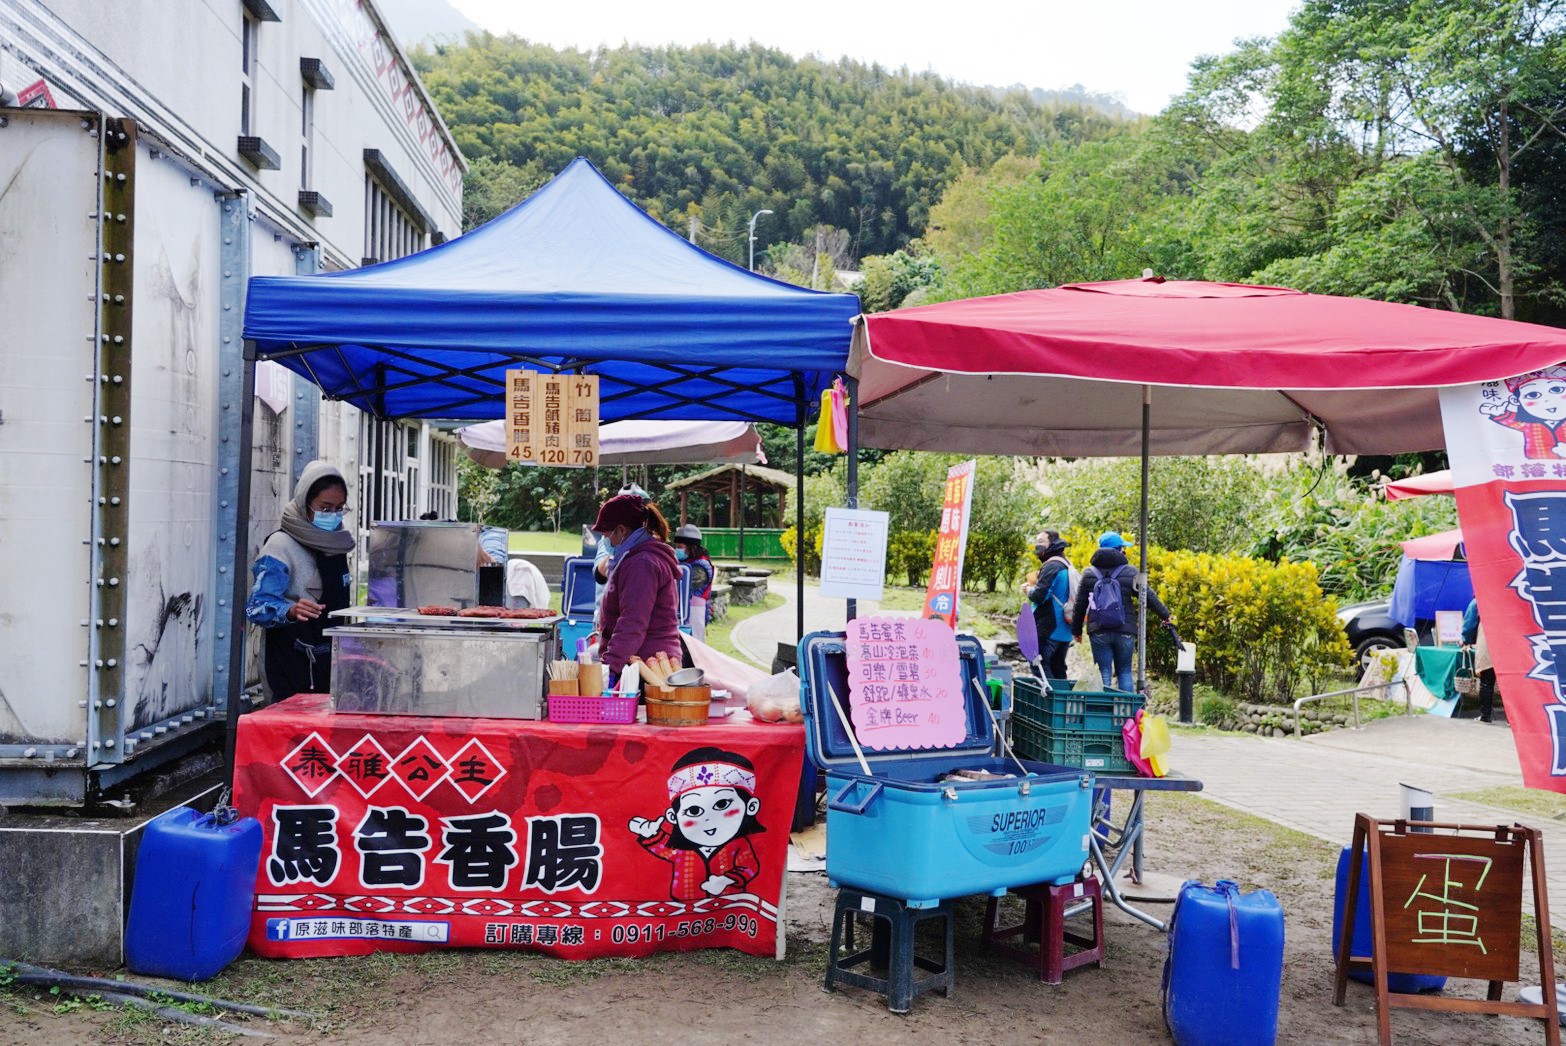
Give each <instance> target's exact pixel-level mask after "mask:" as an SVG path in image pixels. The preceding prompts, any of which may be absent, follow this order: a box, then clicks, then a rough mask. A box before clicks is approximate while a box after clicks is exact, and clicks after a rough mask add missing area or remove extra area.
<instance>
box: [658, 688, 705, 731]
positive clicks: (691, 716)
mask: <svg viewBox="0 0 1566 1046" xmlns="http://www.w3.org/2000/svg"><path fill="white" fill-rule="evenodd" d="M645 696H646V698H647V721H648V722H649V723H651V724H652V725H653V726H706V725H707V715H708V712H709V710H710V709H711V707H712V687H710V686H706V685H703V686H677V687H673V688H671V689H670V690H668V691H662V690H659V689H658V688H657V687H655V686H652V687H648V688H647V691H646V694H645Z"/></svg>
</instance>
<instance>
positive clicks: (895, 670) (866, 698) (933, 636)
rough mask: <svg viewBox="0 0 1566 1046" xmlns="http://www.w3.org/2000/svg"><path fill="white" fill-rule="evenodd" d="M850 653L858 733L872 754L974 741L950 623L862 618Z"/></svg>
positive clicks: (852, 627)
mask: <svg viewBox="0 0 1566 1046" xmlns="http://www.w3.org/2000/svg"><path fill="white" fill-rule="evenodd" d="M847 655H848V703H849V708H850V712H851V714H852V717H853V721H854V733H855V734H856V735H857V736H858V738H859V741H860V743H861V744H863V745H864V746H865V747H866V748H873V749H876V750H877V751H885V750H887V749H894V748H900V749H912V748H954V747H956V746H957V745H959V744H961V743H962V742H963V740H964V739H965V738H966V737H967V736H968V710H967V704H966V699H965V695H964V694H963V689H962V665H961V662H960V661H959V660H958V653H957V636H956V634H955V633H953V632H952V630H951V626H950V625H948V624H947V623H946V622H944V621H921V620H919V619H917V618H903V617H861V618H856V619H855V620H853V621H850V622H849V623H848V641H847Z"/></svg>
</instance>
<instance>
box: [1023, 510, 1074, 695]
mask: <svg viewBox="0 0 1566 1046" xmlns="http://www.w3.org/2000/svg"><path fill="white" fill-rule="evenodd" d="M1070 544H1071V542H1069V541H1066V540H1064V539H1063V538H1061V536H1060V534H1059V533H1058V532H1057V531H1054V530H1046V531H1044V532H1042V533H1041V534H1039V536H1038V537H1036V538H1034V539H1033V552H1034V554H1035V555H1036V556H1038V557H1039V570H1038V577H1037V580H1035V581H1034V582H1033V583H1032V584H1027V583H1024V584H1023V591H1025V592H1026V593H1027V596H1028V602H1030V603H1031V604H1032V605H1033V623H1034V625H1035V626H1036V627H1037V629H1038V634H1039V660H1040V661H1042V662H1043V663H1044V676H1045V678H1047V679H1065V678H1066V653H1067V651H1069V650H1070V649H1071V612H1072V608H1073V606H1074V605H1075V601H1076V588H1077V583H1078V580H1079V579H1080V577H1081V575H1079V574H1078V573H1077V571H1076V568H1075V567H1073V566H1072V565H1071V563H1070V561H1069V560H1067V559H1066V547H1067V546H1068V545H1070Z"/></svg>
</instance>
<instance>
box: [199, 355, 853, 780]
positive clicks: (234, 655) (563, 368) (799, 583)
mask: <svg viewBox="0 0 1566 1046" xmlns="http://www.w3.org/2000/svg"><path fill="white" fill-rule="evenodd" d="M376 348H377V349H378V350H379V351H382V352H384V353H386V354H387V355H390V356H393V357H396V358H399V359H406V360H410V361H411V360H416V359H417V358H416V357H413V356H411V355H410V354H408V353H407V352H405V351H402V350H398V349H390V348H386V347H384V346H376ZM481 351H486V352H493V350H481ZM317 352H335V353H336V354H337V356H338V360H339V362H340V363H341V364H342V366H343V370H344V373H346V374H349V375H352V376H353V378H354V381H355V384H357V385H358V386H359V390H358V391H357V392H355V393H353V394H352V395H350V396H330V395H325V393H324V386H323V385H322V383H321V381H320V379H319V376H318V375H317V374H316V371H315V368H313V367H311V366H310V364H309V358H310V356H311V355H312V354H314V353H317ZM494 355H495V357H496V358H495V359H493V360H492V361H490V362H488V363H486V364H483V365H482V366H473V367H447V368H445V369H444V371H443V372H440V373H436V374H429V375H417V374H416V373H415V372H413V371H410V370H406V369H405V368H401V367H396V366H395V365H390V364H385V363H381V364H377V365H376V368H375V370H376V376H377V380H376V382H375V384H373V385H371V386H369V387H366V386H365V385H364V384H363V383H362V382H360V381H359V376H358V373H357V372H356V371H355V369H354V368H353V367H352V366H351V365H350V364H349V362H348V360H347V358H346V357H345V356H343V353H342V347H341V345H337V344H315V345H305V346H292V347H290V348H288V349H283V350H274V351H270V352H259V351H257V349H256V346H255V343H254V342H253V341H252V340H250V339H246V340H245V343H244V364H243V366H242V367H241V370H242V371H243V374H242V392H241V396H240V403H241V404H242V408H241V414H240V431H239V441H238V443H239V449H240V462H239V468H238V473H239V474H238V477H237V479H238V482H237V491H236V495H237V496H236V499H235V500H236V505H235V507H236V510H237V511H236V515H237V519H236V520H235V527H234V533H235V534H236V535H239V534H246V533H248V532H249V526H250V489H251V478H252V471H253V468H254V455H253V454H252V453H250V450H251V444H252V442H253V441H254V438H255V387H256V365H257V364H258V363H260V362H262V361H264V360H282V359H289V358H298V360H299V364H300V366H302V367H303V368H304V374H303V375H302V376H303V377H306V378H308V379H309V380H310V381H311V382H312V383H313V384H315V385H316V386H317V387H319V388H322V389H323V396H324V397H325V398H327V399H339V400H345V401H347V402H349V403H353V405H354V406H356V407H359V408H360V409H361V410H366V411H367V413H369V414H371V415H373V416H375V417H378V418H387V419H390V418H413V417H421V418H431V417H442V418H444V417H448V416H449V415H448V414H446V413H444V412H446V411H449V410H452V409H455V408H460V407H465V406H472V405H473V404H476V403H481V402H488V401H493V400H496V399H498V398H500V397H502V396H503V395H504V391H505V390H504V387H503V386H502V385H501V384H499V383H496V382H493V381H492V380H489V379H477V373H476V372H480V371H488V370H491V369H493V368H494V367H496V366H499V365H502V364H522V365H527V366H534V367H537V368H538V369H539V370H541V371H548V372H550V373H554V374H564V373H584V372H587V373H590V371H586V368H587V367H589V366H591V365H592V364H594V363H599V362H604V361H606V360H609V359H611V357H586V356H578V357H573V358H571V359H564V360H559V361H554V362H551V361H548V360H544V359H540V358H539V357H536V356H531V355H526V354H522V353H518V354H515V355H507V354H504V353H494ZM418 362H420V363H424V362H426V361H422V360H419V361H418ZM618 362H632V363H636V362H638V361H618ZM644 365H645V366H646V367H648V368H649V369H650V370H655V371H663V372H664V373H666V374H668V375H669V376H668V377H666V378H664V379H663V380H661V381H658V382H656V383H654V384H650V385H643V386H634V387H633V386H631V385H630V384H629V383H627V382H623V381H620V380H618V379H611V380H613V381H614V383H615V384H616V385H625V386H626V389H625V390H624V391H616V392H611V393H607V394H604V395H602V396H601V402H604V403H609V402H614V401H617V400H620V399H624V398H625V397H627V396H629V395H631V394H632V393H633V392H636V393H647V392H654V393H656V394H658V395H660V396H663V397H666V398H667V399H668V400H669V403H668V404H666V405H663V406H658V407H654V408H651V409H644V410H641V411H638V412H637V413H636V414H634V415H628V416H627V417H626V418H616V419H615V420H617V421H618V420H631V419H640V418H656V417H660V416H662V415H663V414H664V413H665V412H666V411H670V410H675V409H678V408H680V407H685V406H699V407H701V408H703V411H704V413H706V414H707V416H708V418H710V420H728V419H733V420H739V421H748V422H761V423H766V424H788V422H780V421H778V420H777V419H776V418H769V417H763V416H761V415H759V414H755V413H752V412H750V411H745V410H736V409H734V408H731V407H725V408H722V409H721V411H720V410H718V409H717V408H716V407H715V405H714V403H713V401H712V399H711V397H710V395H709V396H701V397H696V396H690V395H681V394H679V393H676V392H674V391H672V389H673V388H674V387H675V386H677V385H678V384H680V383H681V382H684V381H689V380H691V379H693V378H694V379H696V380H700V381H704V382H708V383H710V384H715V385H718V386H723V387H726V388H728V389H731V390H733V391H735V392H747V393H751V394H754V395H761V396H765V397H769V398H772V399H775V400H777V401H778V402H779V403H780V404H784V403H786V404H790V405H791V406H792V407H793V408H794V418H793V422H792V424H793V428H794V479H795V483H796V484H797V485H796V488H795V489H796V496H795V498H794V526H795V531H794V532H795V533H796V534H798V535H800V540H801V541H802V540H803V535H804V533H805V496H804V492H805V426H806V425H807V424H809V419H810V410H811V407H812V406H813V404H812V403H811V402H810V397H809V394H808V391H807V387H806V385H805V373H806V372H803V371H797V370H795V371H791V370H789V369H788V368H785V367H780V368H776V369H777V370H778V371H780V372H781V373H785V374H790V375H791V376H792V379H793V388H794V395H793V396H792V397H785V396H782V395H780V394H778V393H776V392H774V391H772V390H771V389H767V388H757V387H755V386H751V385H746V384H744V383H743V382H739V381H735V380H734V379H731V378H725V377H722V376H721V375H722V372H723V371H724V370H725V369H726V368H723V367H712V366H709V365H705V364H703V365H699V366H683V365H680V364H669V363H646V364H644ZM745 369H754V368H745ZM388 371H397V372H400V373H402V374H407V375H408V376H409V377H410V379H415V380H409V381H401V380H398V381H397V382H396V383H395V384H393V383H389V382H388V381H387V378H386V374H387V372H388ZM295 373H298V372H297V371H295ZM838 376H840V377H842V379H843V381H844V383H845V384H846V385H847V387H848V389H849V405H848V433H849V450H848V489H847V499H846V500H847V502H848V507H849V508H854V507H857V506H858V504H859V468H858V465H859V439H858V435H859V409H858V408H859V404H858V398H859V397H858V386H859V382H858V379H856V378H854V377H852V376H850V375H848V374H847V373H846V372H840V373H839V375H838ZM459 378H460V379H475V380H484V382H485V385H486V387H485V388H484V389H483V390H482V391H481V390H480V389H477V388H468V387H465V386H452V387H453V388H455V389H459V390H460V391H462V392H464V393H471V394H472V396H471V398H469V399H466V400H462V401H459V402H453V403H448V404H445V405H443V406H441V407H439V408H436V410H435V411H434V412H420V413H419V414H417V415H412V414H406V415H404V414H397V415H393V414H387V413H386V412H385V411H383V410H374V409H367V408H366V407H365V406H363V402H364V401H366V400H369V401H375V400H379V401H380V402H382V403H384V397H385V394H386V393H387V392H390V391H395V390H396V389H400V388H407V387H409V386H410V385H414V384H422V383H424V382H429V381H436V382H441V383H447V384H449V383H450V382H451V381H452V380H453V379H459ZM355 401H359V402H355ZM241 547H242V546H241ZM796 558H797V560H798V562H797V565H796V569H795V592H794V607H795V628H796V630H797V632H798V635H799V637H800V638H804V635H805V571H804V557H803V556H799V557H796ZM238 566H239V569H236V570H234V571H233V592H232V597H231V599H232V603H231V611H230V621H229V630H228V636H229V638H228V644H229V664H230V665H232V666H234V670H233V671H231V672H230V673H229V676H228V692H227V695H226V710H225V711H226V713H227V737H226V746H227V748H226V751H227V757H228V758H227V765H228V767H229V775H230V779H231V780H232V774H233V766H234V751H235V741H236V739H237V736H238V732H239V714H240V701H241V699H242V698H243V694H244V690H245V685H244V680H245V672H244V671H243V669H242V667H241V666H243V665H244V664H245V663H246V662H245V660H244V658H245V639H246V633H247V632H248V622H247V621H246V620H245V603H246V601H247V599H248V598H249V594H250V571H249V569H248V565H246V564H239V565H238ZM856 609H857V608H856V605H855V601H854V600H849V601H848V618H849V620H853V618H854V616H855V613H856Z"/></svg>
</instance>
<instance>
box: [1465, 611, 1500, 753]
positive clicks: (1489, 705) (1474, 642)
mask: <svg viewBox="0 0 1566 1046" xmlns="http://www.w3.org/2000/svg"><path fill="white" fill-rule="evenodd" d="M1463 646H1464V647H1465V648H1467V649H1468V650H1470V651H1471V652H1472V653H1473V656H1474V674H1475V675H1477V676H1478V677H1479V722H1481V723H1488V722H1491V721H1492V720H1493V719H1494V718H1495V665H1494V663H1493V662H1491V660H1490V645H1489V644H1488V643H1486V642H1485V641H1484V625H1483V624H1482V623H1481V622H1480V621H1479V601H1478V600H1477V599H1471V600H1469V601H1468V609H1467V610H1465V611H1463Z"/></svg>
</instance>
